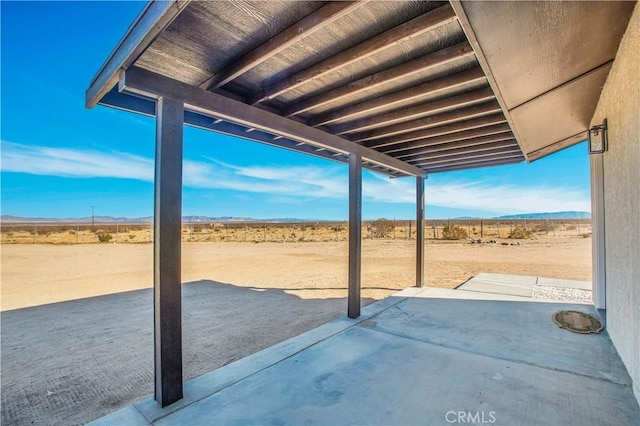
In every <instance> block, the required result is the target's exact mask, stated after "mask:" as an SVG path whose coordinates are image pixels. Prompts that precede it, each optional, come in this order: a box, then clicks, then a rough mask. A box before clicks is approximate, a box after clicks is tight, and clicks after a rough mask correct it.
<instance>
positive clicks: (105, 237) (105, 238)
mask: <svg viewBox="0 0 640 426" xmlns="http://www.w3.org/2000/svg"><path fill="white" fill-rule="evenodd" d="M96 235H97V236H98V241H100V242H101V243H108V242H109V241H111V240H112V239H113V235H111V234H110V233H108V232H104V231H103V232H100V231H98V232H96Z"/></svg>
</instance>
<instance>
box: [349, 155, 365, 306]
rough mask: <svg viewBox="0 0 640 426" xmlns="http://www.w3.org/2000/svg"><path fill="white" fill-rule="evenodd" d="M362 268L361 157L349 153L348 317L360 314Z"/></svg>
mask: <svg viewBox="0 0 640 426" xmlns="http://www.w3.org/2000/svg"><path fill="white" fill-rule="evenodd" d="M361 268H362V157H361V156H360V154H349V302H348V305H349V306H348V311H347V315H348V316H349V318H358V317H359V316H360V273H361Z"/></svg>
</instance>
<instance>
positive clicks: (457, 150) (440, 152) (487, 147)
mask: <svg viewBox="0 0 640 426" xmlns="http://www.w3.org/2000/svg"><path fill="white" fill-rule="evenodd" d="M513 147H516V148H517V147H518V143H517V142H516V140H515V139H514V138H513V135H512V136H511V137H510V138H508V139H503V140H500V141H496V142H490V143H481V144H477V145H467V146H449V145H443V146H441V147H438V149H437V150H433V151H428V152H424V153H421V154H420V155H416V156H413V158H405V159H404V161H407V162H420V161H428V160H431V159H435V158H444V157H452V156H455V155H457V154H469V153H474V152H485V151H494V150H496V151H498V150H500V149H501V148H504V149H506V148H513Z"/></svg>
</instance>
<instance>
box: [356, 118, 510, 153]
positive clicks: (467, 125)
mask: <svg viewBox="0 0 640 426" xmlns="http://www.w3.org/2000/svg"><path fill="white" fill-rule="evenodd" d="M505 122H506V120H505V118H504V116H503V115H502V114H501V113H498V114H492V115H488V116H485V117H480V118H473V119H471V120H466V121H460V122H456V123H453V124H447V125H444V126H439V127H435V128H429V129H425V130H418V131H415V132H409V133H404V134H400V135H396V136H390V137H386V138H382V139H375V140H371V141H365V142H362V145H364V146H366V147H368V148H376V149H377V148H381V147H385V146H390V147H392V145H397V146H398V147H399V148H401V149H406V148H411V146H409V144H411V143H413V142H415V141H417V140H422V139H428V138H433V137H438V136H442V137H445V136H447V135H451V134H453V133H457V132H463V131H465V132H466V131H473V130H475V129H484V128H485V127H489V126H494V125H498V124H505ZM507 126H508V124H507ZM475 136H480V134H477V135H472V136H471V137H475ZM393 148H395V147H393Z"/></svg>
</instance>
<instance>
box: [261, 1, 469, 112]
mask: <svg viewBox="0 0 640 426" xmlns="http://www.w3.org/2000/svg"><path fill="white" fill-rule="evenodd" d="M455 20H457V17H456V14H455V13H454V12H453V9H452V8H451V6H450V5H449V4H446V5H444V6H441V7H439V8H437V9H434V10H432V11H430V12H428V13H425V14H423V15H420V16H418V17H417V18H414V19H412V20H410V21H407V22H405V23H404V24H402V25H398V26H397V27H394V28H392V29H390V30H388V31H386V32H384V33H382V34H380V35H377V36H375V37H372V38H370V39H368V40H365V41H363V42H362V43H360V44H358V45H356V46H353V47H351V48H349V49H347V50H344V51H342V52H340V53H338V54H336V55H334V56H332V57H330V58H327V59H325V60H323V61H320V62H318V63H317V64H315V65H312V66H310V67H309V68H306V69H304V70H302V71H300V72H297V73H295V74H293V75H291V76H289V77H287V78H285V79H284V80H281V81H278V82H276V83H274V84H272V85H270V86H268V87H267V88H266V89H265V90H264V92H263V93H261V94H260V95H258V97H257V98H256V99H255V100H254V102H253V104H254V105H255V104H257V103H261V102H264V101H267V100H270V99H273V98H275V97H277V96H279V95H281V94H282V93H285V92H287V91H289V90H293V89H295V88H297V87H299V86H301V85H303V84H305V83H307V82H308V81H310V80H313V79H315V78H319V77H321V76H323V75H326V74H328V73H330V72H333V71H336V70H338V69H340V68H343V67H345V66H347V65H350V64H352V63H354V62H356V61H360V60H362V59H365V58H367V57H369V56H371V55H374V54H376V53H378V52H381V51H383V50H385V49H388V48H390V47H393V46H395V45H397V44H398V43H402V42H404V41H406V40H407V39H409V38H411V37H416V36H419V35H420V34H423V33H425V32H427V31H431V30H433V29H435V28H438V27H440V26H442V25H445V24H447V23H450V22H453V21H455Z"/></svg>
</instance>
